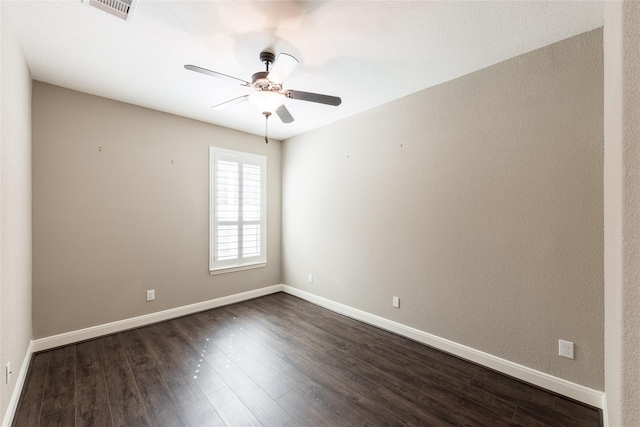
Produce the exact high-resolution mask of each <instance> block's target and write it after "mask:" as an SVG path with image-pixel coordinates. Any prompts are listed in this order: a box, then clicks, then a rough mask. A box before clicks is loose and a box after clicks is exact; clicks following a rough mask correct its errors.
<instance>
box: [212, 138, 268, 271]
mask: <svg viewBox="0 0 640 427" xmlns="http://www.w3.org/2000/svg"><path fill="white" fill-rule="evenodd" d="M210 156H211V159H210V161H211V163H210V164H211V189H212V191H211V193H212V194H211V198H212V203H211V211H212V214H211V236H210V241H211V242H210V245H211V250H210V266H209V268H210V270H216V269H221V268H233V267H237V266H242V265H247V264H255V263H264V262H266V253H265V252H266V251H265V247H266V245H265V240H266V238H265V234H266V233H265V223H264V221H265V208H264V203H265V195H264V193H265V189H266V183H265V177H266V159H265V158H264V156H257V155H251V154H247V153H240V152H234V151H230V150H222V149H216V148H215V147H211V154H210Z"/></svg>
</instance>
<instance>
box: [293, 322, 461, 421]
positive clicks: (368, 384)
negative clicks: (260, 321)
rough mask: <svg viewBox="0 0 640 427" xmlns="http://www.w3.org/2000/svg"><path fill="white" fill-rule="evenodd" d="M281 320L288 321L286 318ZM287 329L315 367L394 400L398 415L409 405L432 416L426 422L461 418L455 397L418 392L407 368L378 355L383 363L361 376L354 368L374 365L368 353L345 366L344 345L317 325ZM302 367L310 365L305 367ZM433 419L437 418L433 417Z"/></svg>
mask: <svg viewBox="0 0 640 427" xmlns="http://www.w3.org/2000/svg"><path fill="white" fill-rule="evenodd" d="M285 321H286V322H288V323H289V322H290V319H287V320H285ZM291 328H292V330H295V331H296V333H292V336H293V337H294V338H292V339H297V340H298V342H297V343H296V344H295V345H294V346H295V347H296V348H298V349H301V353H300V354H302V356H303V357H306V358H308V359H309V360H311V361H313V362H314V363H316V364H318V366H320V367H322V368H323V369H324V370H326V371H328V372H330V373H331V374H332V375H334V376H335V377H336V378H338V379H340V380H341V381H342V382H344V383H350V384H351V385H352V386H357V387H358V390H360V391H365V390H376V391H377V392H378V393H379V394H380V395H382V396H384V398H385V399H388V400H389V401H393V402H395V403H394V407H393V409H394V410H395V411H396V413H398V415H400V414H399V412H405V413H406V412H407V408H406V406H409V407H411V408H418V409H417V412H416V413H422V414H421V415H422V416H423V417H426V418H429V417H431V418H433V419H431V420H430V421H428V422H432V423H436V422H440V423H446V424H448V425H457V424H458V422H459V421H460V420H461V419H462V416H463V414H464V408H462V407H461V406H460V405H459V402H458V401H457V400H455V401H453V402H451V400H450V399H448V397H449V396H447V395H445V396H444V397H443V396H442V395H441V394H438V393H437V390H431V392H430V393H429V394H428V395H421V394H420V393H418V389H417V387H419V379H418V378H417V377H416V376H415V375H414V374H413V373H411V372H410V371H408V370H407V369H405V368H402V367H401V366H398V364H396V363H393V362H391V361H389V360H387V359H384V358H381V357H379V358H377V359H379V362H380V363H382V364H383V366H382V367H377V369H376V372H374V370H372V369H369V370H368V374H369V375H366V374H365V375H363V374H362V373H360V372H358V369H361V370H367V368H366V366H365V365H364V364H365V363H369V364H371V365H372V366H374V365H373V364H372V363H371V362H374V360H372V359H373V356H372V355H369V356H368V357H367V356H364V357H363V359H364V360H359V359H357V358H356V359H354V360H353V363H352V364H351V366H350V367H348V366H346V365H344V362H343V361H341V360H340V359H348V357H345V355H349V349H348V346H347V345H341V343H336V342H332V341H331V340H330V339H329V338H328V337H327V336H326V334H323V333H322V332H320V331H318V328H317V327H316V326H314V325H310V324H307V325H305V324H304V323H303V322H298V323H296V324H295V325H292V326H291ZM301 337H305V338H306V341H302V340H301ZM318 337H320V339H317V338H318ZM322 338H325V340H324V341H323V340H322ZM338 352H340V353H338ZM351 355H353V354H351ZM355 356H357V357H358V358H359V357H362V355H361V354H359V353H358V354H356V355H355ZM287 358H288V359H295V360H297V361H300V359H299V358H298V357H296V356H288V357H287ZM305 369H310V368H309V367H307V368H305ZM385 371H386V372H385ZM375 373H377V375H375V376H372V375H371V374H375ZM394 376H396V377H400V378H401V379H402V381H403V383H404V386H403V385H400V384H398V382H397V381H394V378H393V377H394ZM376 381H378V382H376ZM407 385H409V386H411V388H407ZM398 405H400V407H398ZM425 411H426V412H425ZM427 413H428V416H427ZM435 418H437V419H438V420H435ZM423 421H425V420H423Z"/></svg>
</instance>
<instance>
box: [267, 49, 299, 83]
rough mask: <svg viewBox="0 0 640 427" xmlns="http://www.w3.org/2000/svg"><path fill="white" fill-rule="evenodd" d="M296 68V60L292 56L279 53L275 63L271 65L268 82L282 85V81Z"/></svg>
mask: <svg viewBox="0 0 640 427" xmlns="http://www.w3.org/2000/svg"><path fill="white" fill-rule="evenodd" d="M297 66H298V60H297V59H296V58H294V57H293V56H291V55H289V54H286V53H281V54H280V55H278V57H277V58H276V62H274V63H273V67H271V71H269V76H268V77H267V78H268V79H269V80H270V81H272V82H273V83H277V84H282V82H283V81H284V79H286V78H287V76H289V74H291V72H292V71H293V70H294V69H295V68H296V67H297Z"/></svg>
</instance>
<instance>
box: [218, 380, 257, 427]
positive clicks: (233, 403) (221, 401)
mask: <svg viewBox="0 0 640 427" xmlns="http://www.w3.org/2000/svg"><path fill="white" fill-rule="evenodd" d="M207 399H209V401H210V402H211V404H212V405H213V407H214V408H215V410H216V412H217V413H218V414H219V415H220V417H221V418H222V420H223V421H224V422H225V424H226V425H227V426H230V427H231V426H261V425H263V424H262V423H260V421H258V419H257V418H256V417H255V416H254V415H253V413H252V412H251V411H250V410H249V408H247V407H246V406H245V405H244V403H242V401H241V400H240V399H239V398H238V396H236V395H235V394H234V393H233V392H232V391H231V389H229V388H223V389H222V390H218V391H216V392H215V393H211V394H210V395H209V396H207ZM266 427H268V426H266Z"/></svg>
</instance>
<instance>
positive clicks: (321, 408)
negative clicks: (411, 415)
mask: <svg viewBox="0 0 640 427" xmlns="http://www.w3.org/2000/svg"><path fill="white" fill-rule="evenodd" d="M260 360H261V363H262V364H263V366H266V367H267V368H268V369H269V370H270V371H271V372H273V373H274V374H276V375H278V376H279V377H281V378H282V379H283V381H286V382H287V383H288V384H289V386H290V387H291V388H292V389H293V390H292V391H291V392H288V393H286V394H285V395H283V396H281V397H280V398H278V402H282V405H283V407H285V409H286V410H287V412H289V413H290V414H291V415H292V416H294V417H295V418H296V419H297V420H302V421H301V422H303V424H304V425H309V424H307V422H308V420H307V417H311V418H310V419H311V420H313V419H316V415H314V414H324V417H323V418H322V419H323V420H324V422H323V423H328V424H332V425H349V424H348V423H351V425H368V424H370V423H371V422H373V421H379V418H377V413H376V411H375V410H372V409H374V408H375V407H374V404H373V402H371V401H369V399H368V398H367V397H363V398H362V399H360V406H358V407H357V406H355V405H351V404H350V402H349V398H351V395H348V394H346V393H345V391H344V390H340V391H335V390H333V389H331V388H327V387H324V386H323V385H321V384H320V383H318V382H317V381H315V380H314V379H313V378H311V377H310V376H309V375H307V374H311V373H309V372H308V373H304V372H302V371H300V370H299V369H297V368H295V367H294V366H293V365H291V364H290V363H288V362H287V361H286V360H284V359H283V358H282V356H281V355H279V354H276V353H274V352H265V353H263V354H262V355H261V356H260ZM293 402H298V404H299V405H301V406H300V407H296V406H292V403H293ZM347 420H348V421H347ZM374 424H379V422H377V423H376V422H374ZM321 425H322V423H321ZM397 425H404V424H403V423H399V424H397Z"/></svg>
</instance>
